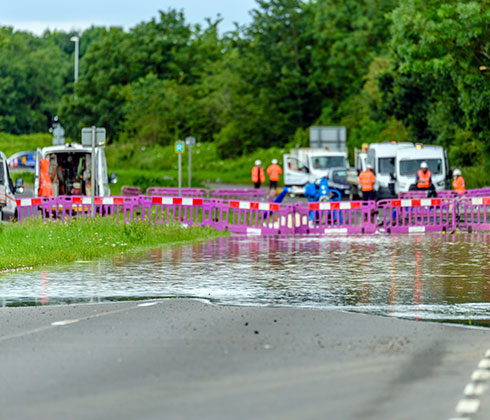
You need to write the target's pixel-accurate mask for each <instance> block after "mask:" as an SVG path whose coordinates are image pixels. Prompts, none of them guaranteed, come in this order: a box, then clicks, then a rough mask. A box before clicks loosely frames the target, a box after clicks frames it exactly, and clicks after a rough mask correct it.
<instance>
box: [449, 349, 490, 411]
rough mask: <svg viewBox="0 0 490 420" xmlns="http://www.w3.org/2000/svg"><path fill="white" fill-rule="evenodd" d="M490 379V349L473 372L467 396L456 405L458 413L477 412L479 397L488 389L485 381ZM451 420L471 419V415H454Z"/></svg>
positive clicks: (465, 392)
mask: <svg viewBox="0 0 490 420" xmlns="http://www.w3.org/2000/svg"><path fill="white" fill-rule="evenodd" d="M489 379H490V350H487V351H486V352H485V357H484V358H483V359H481V360H480V362H479V363H478V369H476V370H475V371H473V373H472V374H471V382H470V383H468V384H467V385H466V386H465V388H464V395H465V398H463V399H461V400H460V401H459V402H458V405H457V406H456V413H457V414H458V415H463V416H468V415H472V414H475V413H476V412H477V411H478V409H479V408H480V400H479V397H480V396H481V395H482V394H483V393H484V392H485V391H487V389H488V385H487V384H486V383H485V382H487V381H488V380H489ZM449 420H471V418H470V417H453V418H451V419H449Z"/></svg>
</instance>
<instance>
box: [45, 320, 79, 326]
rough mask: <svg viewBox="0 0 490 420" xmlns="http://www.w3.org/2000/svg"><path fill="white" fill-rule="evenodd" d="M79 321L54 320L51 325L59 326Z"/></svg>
mask: <svg viewBox="0 0 490 420" xmlns="http://www.w3.org/2000/svg"><path fill="white" fill-rule="evenodd" d="M79 321H80V320H79V319H65V320H63V321H55V322H52V323H51V325H52V326H53V327H58V326H62V325H70V324H75V323H76V322H79Z"/></svg>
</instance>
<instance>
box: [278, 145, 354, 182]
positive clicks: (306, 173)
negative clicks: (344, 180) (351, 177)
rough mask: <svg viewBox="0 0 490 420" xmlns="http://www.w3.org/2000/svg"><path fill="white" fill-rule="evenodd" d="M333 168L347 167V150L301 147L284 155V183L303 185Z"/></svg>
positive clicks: (323, 175) (325, 174)
mask: <svg viewBox="0 0 490 420" xmlns="http://www.w3.org/2000/svg"><path fill="white" fill-rule="evenodd" d="M332 168H346V169H347V152H343V151H328V150H324V149H312V148H301V149H293V150H291V154H288V155H284V185H285V186H286V187H292V186H303V185H306V184H308V183H310V182H314V181H315V180H316V179H318V178H323V177H325V176H327V175H328V173H329V171H330V169H332Z"/></svg>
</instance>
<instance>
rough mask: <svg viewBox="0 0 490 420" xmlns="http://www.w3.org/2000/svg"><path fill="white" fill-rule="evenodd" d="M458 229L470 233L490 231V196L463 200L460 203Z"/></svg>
mask: <svg viewBox="0 0 490 420" xmlns="http://www.w3.org/2000/svg"><path fill="white" fill-rule="evenodd" d="M458 209H459V212H458V213H459V220H458V227H459V228H460V229H466V230H468V231H469V232H472V231H481V230H490V196H489V197H472V198H462V199H461V200H459V202H458Z"/></svg>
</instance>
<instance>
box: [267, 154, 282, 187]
mask: <svg viewBox="0 0 490 420" xmlns="http://www.w3.org/2000/svg"><path fill="white" fill-rule="evenodd" d="M281 174H282V168H281V167H280V166H279V165H278V164H277V159H272V162H271V165H269V166H268V167H267V176H268V177H269V181H270V184H269V191H270V194H271V195H275V192H276V188H277V183H278V182H279V178H280V176H281Z"/></svg>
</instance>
